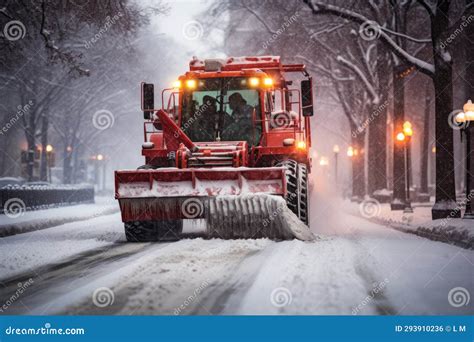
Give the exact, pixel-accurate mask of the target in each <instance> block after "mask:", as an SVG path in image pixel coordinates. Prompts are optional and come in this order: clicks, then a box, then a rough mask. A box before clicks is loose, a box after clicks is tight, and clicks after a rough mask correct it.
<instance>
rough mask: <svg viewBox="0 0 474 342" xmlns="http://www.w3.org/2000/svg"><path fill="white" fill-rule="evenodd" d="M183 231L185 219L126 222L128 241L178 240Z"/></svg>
mask: <svg viewBox="0 0 474 342" xmlns="http://www.w3.org/2000/svg"><path fill="white" fill-rule="evenodd" d="M182 232H183V220H162V221H133V222H125V237H126V239H127V241H128V242H156V241H177V240H179V239H180V238H181V233H182Z"/></svg>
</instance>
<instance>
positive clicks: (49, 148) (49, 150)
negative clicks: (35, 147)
mask: <svg viewBox="0 0 474 342" xmlns="http://www.w3.org/2000/svg"><path fill="white" fill-rule="evenodd" d="M53 150H54V148H53V145H49V144H48V145H46V164H47V165H48V182H50V183H51V163H52V160H51V154H52V153H53Z"/></svg>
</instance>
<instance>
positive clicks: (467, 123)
mask: <svg viewBox="0 0 474 342" xmlns="http://www.w3.org/2000/svg"><path fill="white" fill-rule="evenodd" d="M455 120H456V122H457V123H458V124H460V127H461V138H462V133H464V135H465V136H466V211H465V212H464V216H463V218H464V219H474V212H473V208H472V201H471V200H472V197H473V194H472V193H471V153H472V151H471V130H472V124H473V122H474V104H473V103H472V102H471V100H469V101H467V103H466V104H465V105H464V107H463V112H461V113H459V114H457V115H456V117H455Z"/></svg>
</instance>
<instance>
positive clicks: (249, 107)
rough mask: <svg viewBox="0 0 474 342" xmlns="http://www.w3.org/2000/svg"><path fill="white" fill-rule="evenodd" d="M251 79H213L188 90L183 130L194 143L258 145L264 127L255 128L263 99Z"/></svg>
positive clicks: (203, 81) (185, 95)
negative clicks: (250, 82) (260, 101)
mask: <svg viewBox="0 0 474 342" xmlns="http://www.w3.org/2000/svg"><path fill="white" fill-rule="evenodd" d="M248 82H249V79H248V78H244V77H238V78H209V79H200V80H197V82H196V88H195V89H194V90H192V91H190V90H185V93H184V97H183V115H182V119H181V128H182V129H183V131H184V132H185V133H186V134H187V135H188V136H189V138H190V139H191V140H193V141H198V142H199V141H216V140H219V139H220V141H240V140H245V141H247V142H248V143H249V144H250V145H255V144H257V143H258V141H259V139H260V131H261V129H260V126H259V124H257V125H256V126H254V120H253V117H254V115H255V119H258V118H259V117H257V115H258V113H259V96H258V91H257V90H256V89H251V88H250V85H249V84H248Z"/></svg>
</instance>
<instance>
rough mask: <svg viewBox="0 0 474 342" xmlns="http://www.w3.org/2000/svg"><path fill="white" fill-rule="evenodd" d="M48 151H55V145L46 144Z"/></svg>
mask: <svg viewBox="0 0 474 342" xmlns="http://www.w3.org/2000/svg"><path fill="white" fill-rule="evenodd" d="M46 152H48V153H50V152H53V146H52V145H46Z"/></svg>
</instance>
